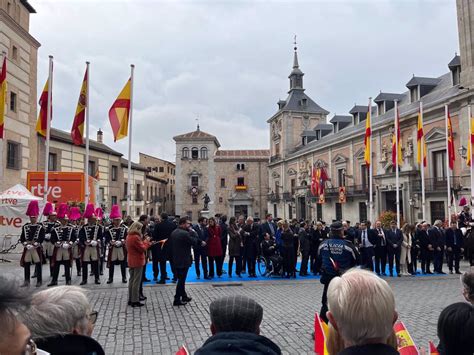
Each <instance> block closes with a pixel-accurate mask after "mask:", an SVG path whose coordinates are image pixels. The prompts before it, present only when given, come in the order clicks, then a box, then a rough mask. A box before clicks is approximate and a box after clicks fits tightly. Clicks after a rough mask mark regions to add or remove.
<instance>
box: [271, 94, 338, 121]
mask: <svg viewBox="0 0 474 355" xmlns="http://www.w3.org/2000/svg"><path fill="white" fill-rule="evenodd" d="M302 99H306V105H305V106H302V105H301V100H302ZM280 101H283V100H280ZM284 102H286V104H285V106H283V108H282V109H281V110H279V112H281V111H298V112H308V113H319V114H323V115H327V114H328V113H329V111H326V110H325V109H324V108H322V107H321V106H319V105H318V104H317V103H316V102H314V101H313V100H312V99H311V98H310V97H309V96H308V95H306V94H305V93H304V90H303V89H293V90H290V92H289V94H288V97H287V99H286V100H284Z"/></svg>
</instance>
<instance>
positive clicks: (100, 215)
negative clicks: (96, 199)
mask: <svg viewBox="0 0 474 355" xmlns="http://www.w3.org/2000/svg"><path fill="white" fill-rule="evenodd" d="M95 215H96V217H97V223H98V225H99V226H100V227H101V228H102V235H103V236H105V223H104V222H105V221H104V211H102V208H100V207H97V208H96V209H95ZM105 249H106V247H105V238H102V241H101V243H100V248H99V274H100V275H101V276H102V275H103V274H104V263H105ZM91 276H92V275H91Z"/></svg>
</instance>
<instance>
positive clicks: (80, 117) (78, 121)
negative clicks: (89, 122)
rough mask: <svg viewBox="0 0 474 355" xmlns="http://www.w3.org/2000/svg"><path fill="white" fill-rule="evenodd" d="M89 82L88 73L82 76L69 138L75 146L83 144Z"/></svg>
mask: <svg viewBox="0 0 474 355" xmlns="http://www.w3.org/2000/svg"><path fill="white" fill-rule="evenodd" d="M88 80H89V77H88V72H87V69H86V73H85V74H84V80H83V81H82V86H81V93H80V94H79V100H78V101H77V108H76V115H75V116H74V122H73V123H72V129H71V138H72V142H73V143H74V144H75V145H81V144H83V143H84V140H83V136H84V122H85V116H86V105H87V95H88V94H89V93H88V92H87V81H88Z"/></svg>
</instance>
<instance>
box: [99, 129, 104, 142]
mask: <svg viewBox="0 0 474 355" xmlns="http://www.w3.org/2000/svg"><path fill="white" fill-rule="evenodd" d="M97 143H104V133H102V131H101V130H100V128H99V130H98V131H97Z"/></svg>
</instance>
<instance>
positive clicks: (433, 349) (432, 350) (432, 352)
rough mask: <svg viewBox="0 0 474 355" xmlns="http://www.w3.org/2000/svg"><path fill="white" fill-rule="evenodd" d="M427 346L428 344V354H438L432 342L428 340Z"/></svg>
mask: <svg viewBox="0 0 474 355" xmlns="http://www.w3.org/2000/svg"><path fill="white" fill-rule="evenodd" d="M429 346H430V353H429V354H430V355H439V351H438V349H437V348H436V346H435V345H434V344H433V342H432V341H431V340H430V341H429Z"/></svg>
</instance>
